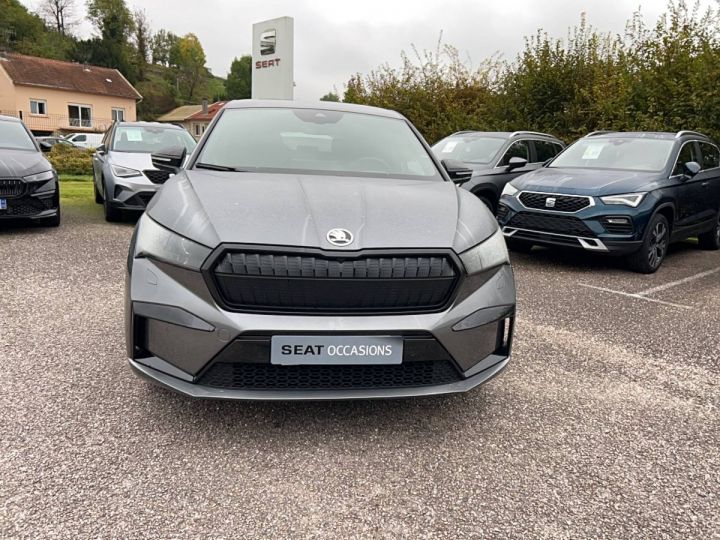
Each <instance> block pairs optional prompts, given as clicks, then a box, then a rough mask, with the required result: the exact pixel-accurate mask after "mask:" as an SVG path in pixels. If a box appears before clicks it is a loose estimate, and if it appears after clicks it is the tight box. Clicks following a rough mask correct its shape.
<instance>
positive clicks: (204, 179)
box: [147, 171, 498, 252]
mask: <svg viewBox="0 0 720 540" xmlns="http://www.w3.org/2000/svg"><path fill="white" fill-rule="evenodd" d="M147 212H148V214H149V215H150V217H152V218H153V219H154V220H156V221H157V222H159V223H160V224H162V225H164V226H165V227H167V228H169V229H171V230H173V231H175V232H177V233H178V234H181V235H182V236H185V237H187V238H190V239H192V240H195V241H196V242H199V243H201V244H204V245H206V246H208V247H215V246H217V245H218V244H220V243H248V244H261V245H281V246H300V247H316V248H322V249H335V250H337V249H345V250H358V249H365V248H452V249H454V250H455V251H457V252H462V251H465V250H466V249H468V248H470V247H472V246H474V245H476V244H478V243H479V242H482V241H483V240H485V239H487V238H488V237H489V236H490V235H491V234H492V233H493V232H495V231H496V230H497V227H498V226H497V222H496V221H495V219H494V218H493V216H492V214H490V212H489V211H488V210H487V209H486V208H485V206H484V205H483V204H482V203H481V202H480V201H479V200H478V199H477V198H476V197H474V196H473V195H472V194H470V193H468V192H466V191H464V190H460V189H458V188H456V187H455V186H454V185H453V184H452V183H450V182H436V181H422V180H421V181H414V180H396V179H389V178H383V179H378V178H348V177H335V176H311V175H289V174H266V173H240V174H238V173H225V172H217V173H216V172H211V171H207V172H206V171H183V172H181V173H179V174H178V175H176V176H175V177H173V178H171V179H170V180H169V181H168V182H167V183H166V184H165V185H164V186H163V189H162V190H161V191H160V194H159V195H158V196H156V197H155V198H154V199H153V200H152V202H151V203H150V206H149V207H148V210H147ZM334 228H344V229H347V230H348V231H350V232H351V233H352V234H353V236H354V241H353V242H352V244H350V245H349V246H347V247H344V248H338V247H337V246H334V245H332V244H330V242H328V240H327V233H328V231H330V230H331V229H334Z"/></svg>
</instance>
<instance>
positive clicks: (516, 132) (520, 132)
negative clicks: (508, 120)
mask: <svg viewBox="0 0 720 540" xmlns="http://www.w3.org/2000/svg"><path fill="white" fill-rule="evenodd" d="M516 135H542V136H543V137H552V138H553V139H556V138H557V137H555V136H553V135H550V134H549V133H540V132H539V131H513V132H512V133H511V134H510V138H513V137H515V136H516Z"/></svg>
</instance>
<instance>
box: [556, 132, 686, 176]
mask: <svg viewBox="0 0 720 540" xmlns="http://www.w3.org/2000/svg"><path fill="white" fill-rule="evenodd" d="M672 148H673V141H671V140H666V139H641V138H638V137H629V138H622V137H603V138H597V139H596V138H589V139H581V140H579V141H578V142H576V143H575V144H573V145H572V146H570V147H568V149H567V150H565V151H564V152H563V153H562V154H560V155H559V156H558V157H557V158H555V161H553V162H552V163H551V164H550V167H571V168H581V169H586V168H587V169H618V170H630V171H652V172H657V171H661V170H663V169H664V168H665V166H666V165H667V161H668V158H669V157H670V152H671V151H672Z"/></svg>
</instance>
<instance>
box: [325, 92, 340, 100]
mask: <svg viewBox="0 0 720 540" xmlns="http://www.w3.org/2000/svg"><path fill="white" fill-rule="evenodd" d="M320 101H334V102H338V101H340V96H338V95H337V93H336V92H328V93H327V94H325V95H324V96H323V97H321V98H320Z"/></svg>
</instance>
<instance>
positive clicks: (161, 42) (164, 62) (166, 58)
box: [151, 30, 180, 66]
mask: <svg viewBox="0 0 720 540" xmlns="http://www.w3.org/2000/svg"><path fill="white" fill-rule="evenodd" d="M179 39H180V38H179V37H178V36H176V35H175V34H173V33H172V32H168V31H167V30H158V32H157V33H156V34H155V35H154V36H153V38H152V44H151V52H152V63H153V64H159V65H161V66H169V65H170V50H171V49H172V48H173V47H174V46H175V45H176V44H177V42H178V40H179Z"/></svg>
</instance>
